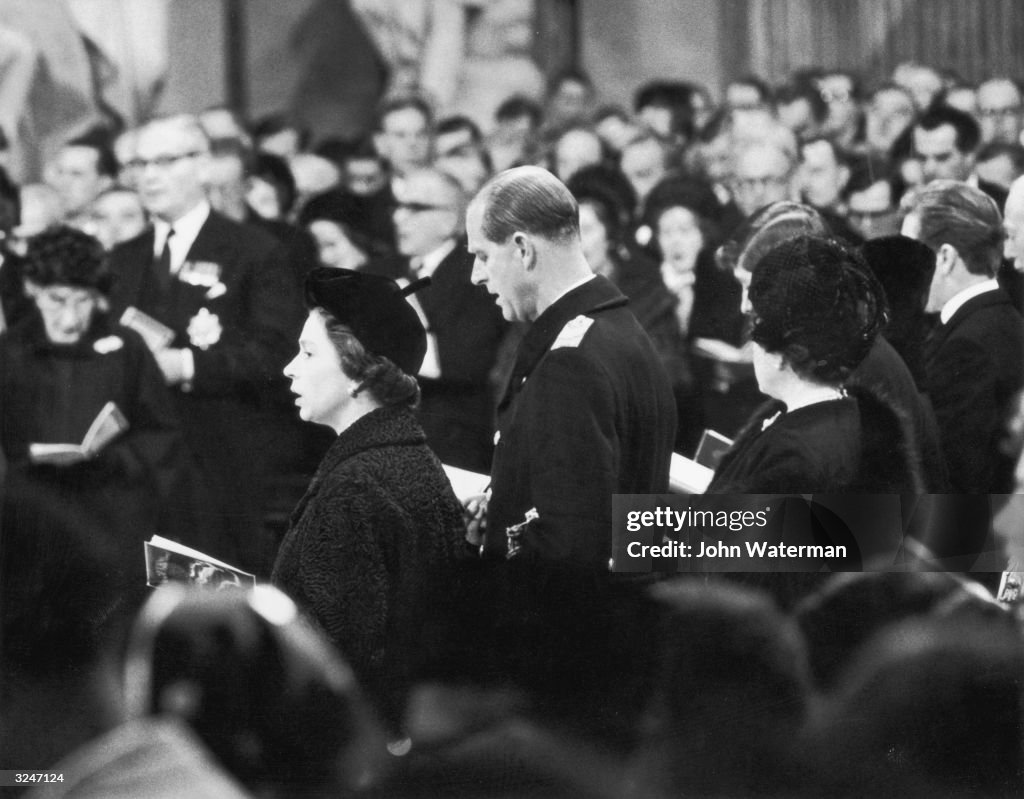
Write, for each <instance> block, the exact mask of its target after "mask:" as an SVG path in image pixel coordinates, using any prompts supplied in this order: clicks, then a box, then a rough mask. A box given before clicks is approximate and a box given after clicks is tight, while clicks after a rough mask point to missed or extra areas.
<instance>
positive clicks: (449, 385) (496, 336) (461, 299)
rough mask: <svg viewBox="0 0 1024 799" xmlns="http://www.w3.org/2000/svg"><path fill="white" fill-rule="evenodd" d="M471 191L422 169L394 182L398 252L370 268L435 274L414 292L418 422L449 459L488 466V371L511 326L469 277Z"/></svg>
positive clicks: (404, 276)
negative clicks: (423, 337)
mask: <svg viewBox="0 0 1024 799" xmlns="http://www.w3.org/2000/svg"><path fill="white" fill-rule="evenodd" d="M465 207H466V196H465V192H464V191H463V189H462V187H461V185H460V184H459V183H458V181H457V180H456V179H455V178H453V177H452V176H450V175H448V174H446V173H444V172H441V171H439V170H436V169H420V170H417V171H415V172H412V173H410V174H408V175H406V176H405V178H404V179H403V180H401V181H399V182H398V183H396V185H395V205H394V214H393V215H394V224H395V232H396V241H397V244H398V252H399V254H398V255H397V256H394V257H391V258H384V259H378V260H375V261H371V262H370V264H368V265H367V271H372V272H375V273H377V274H385V275H388V276H389V277H393V278H396V279H398V280H400V281H401V280H415V279H418V278H421V277H429V278H430V279H431V284H430V285H429V286H427V287H426V288H424V289H421V290H419V291H417V292H416V293H415V294H413V295H411V297H410V301H411V302H412V304H413V305H414V306H415V307H416V309H417V311H418V312H419V313H420V314H421V319H422V321H423V324H424V327H425V328H426V330H427V354H426V357H425V358H424V360H423V366H422V367H421V368H420V371H419V374H418V375H417V379H418V380H419V383H420V390H421V400H420V407H419V418H420V423H421V424H422V425H423V429H424V431H425V432H426V434H427V443H428V444H429V445H430V447H431V449H433V450H434V452H435V453H436V454H437V456H438V457H439V458H440V459H441V460H442V461H443V462H444V463H446V464H448V465H451V466H457V467H459V468H462V469H469V470H471V471H476V472H486V471H488V470H489V469H490V467H491V454H492V452H493V449H494V443H493V437H494V396H493V392H492V390H491V385H490V373H491V370H492V369H493V368H494V365H495V363H496V361H497V358H498V349H499V347H500V345H501V342H502V340H503V339H504V336H505V333H506V330H507V325H506V324H505V322H504V320H503V319H502V316H501V312H500V311H499V310H498V308H497V307H496V306H495V305H494V303H493V302H492V301H491V298H490V297H489V296H488V294H487V292H486V291H485V290H484V289H483V288H481V287H480V286H474V285H473V284H472V282H471V281H470V275H471V273H472V270H473V258H472V256H471V255H470V254H469V252H468V251H467V249H466V243H465V236H464V232H463V215H464V212H465Z"/></svg>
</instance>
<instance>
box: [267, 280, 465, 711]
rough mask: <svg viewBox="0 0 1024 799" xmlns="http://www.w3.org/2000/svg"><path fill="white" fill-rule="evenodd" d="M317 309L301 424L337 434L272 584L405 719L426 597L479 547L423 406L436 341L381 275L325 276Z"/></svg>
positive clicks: (304, 370)
mask: <svg viewBox="0 0 1024 799" xmlns="http://www.w3.org/2000/svg"><path fill="white" fill-rule="evenodd" d="M306 304H307V306H308V307H309V308H310V309H311V310H310V312H309V316H308V318H307V320H306V324H305V326H304V327H303V329H302V334H301V336H300V338H299V353H298V355H296V356H295V358H294V359H293V360H292V362H291V363H289V364H288V365H287V366H286V367H285V370H284V371H285V376H287V377H288V378H289V379H290V380H291V381H292V383H291V390H292V392H293V393H294V394H296V395H297V397H296V400H295V404H296V405H297V406H298V408H299V416H300V417H301V418H302V419H303V420H304V421H307V422H313V423H315V424H322V425H327V426H329V427H330V428H332V429H333V430H334V431H335V433H337V435H338V437H337V438H336V439H335V440H334V442H333V443H332V444H331V447H330V449H329V450H328V451H327V454H326V455H325V456H324V459H323V461H322V462H321V464H320V467H319V469H318V470H317V473H316V475H315V476H314V477H313V481H312V482H311V483H310V486H309V489H308V490H307V491H306V495H305V496H304V497H303V498H302V500H301V501H300V502H299V504H298V506H297V507H296V508H295V511H294V512H293V513H292V517H291V522H290V525H289V530H288V532H287V534H286V535H285V537H284V540H283V542H282V544H281V548H280V550H279V551H278V554H277V560H276V562H275V564H274V572H273V577H272V581H273V583H274V584H275V585H277V586H278V587H279V588H281V589H283V590H284V591H285V592H286V593H288V594H289V595H290V596H291V597H292V598H293V599H294V600H295V601H296V603H297V604H298V605H299V607H300V608H301V609H302V610H303V611H305V613H306V614H307V616H308V617H309V618H310V619H311V620H312V621H313V622H314V623H315V624H316V625H317V626H318V627H320V628H321V629H322V630H323V631H324V632H325V633H326V634H327V637H328V638H329V639H330V640H331V641H332V642H333V643H334V644H335V645H336V646H337V647H338V648H339V649H340V650H341V651H342V652H343V653H344V654H345V655H346V657H347V658H348V659H349V662H350V663H351V664H352V665H353V667H354V668H355V670H356V673H357V674H358V675H359V677H360V678H361V680H362V681H363V683H364V685H366V687H367V688H368V689H369V690H370V692H371V694H373V695H376V698H377V699H378V701H379V703H380V705H381V709H382V710H383V711H384V712H385V714H386V715H387V716H389V717H390V719H391V721H392V722H393V723H394V722H397V718H398V714H399V712H400V705H401V701H402V694H403V692H404V686H405V683H406V677H405V676H404V675H405V669H406V668H407V663H408V659H409V658H408V651H406V648H407V646H409V641H410V640H411V637H412V636H413V634H414V631H415V629H416V627H417V624H418V622H417V619H418V618H419V615H418V614H419V612H420V611H421V602H420V600H421V598H422V592H423V591H424V590H425V589H426V588H427V587H428V586H429V585H430V584H432V583H433V582H435V581H437V580H439V579H443V578H444V576H445V575H447V574H448V573H449V571H448V568H449V567H450V566H451V564H452V563H453V562H454V561H455V559H456V558H457V557H458V556H459V554H460V552H461V550H462V549H463V547H465V546H466V544H465V540H464V536H465V528H464V526H463V521H462V507H461V505H460V504H459V502H458V500H457V499H456V498H455V495H454V493H453V492H452V488H451V485H450V483H449V481H448V478H447V476H446V475H445V473H444V470H443V468H442V466H441V463H440V461H438V459H437V457H436V456H435V455H434V453H433V452H431V450H430V449H429V448H428V447H427V444H426V436H425V434H424V433H423V430H422V428H421V427H420V425H419V423H418V422H417V421H416V417H415V415H414V414H413V410H412V409H413V407H414V406H415V404H416V402H417V401H418V399H419V386H418V385H417V383H416V379H415V378H414V377H412V375H415V374H416V372H417V371H418V370H419V367H420V364H421V363H422V361H423V357H424V354H425V353H426V333H425V332H424V329H423V325H422V323H421V322H420V320H419V317H418V316H417V314H416V311H415V310H414V309H413V307H412V306H411V305H410V304H409V303H408V302H407V301H406V299H405V294H404V293H403V291H402V289H400V288H399V287H398V285H397V284H396V283H395V282H394V281H393V280H390V279H389V278H385V277H380V276H377V275H368V274H363V273H359V272H353V271H350V270H347V269H335V268H328V267H318V268H316V269H314V270H312V271H311V272H310V274H309V276H308V277H307V279H306ZM403 653H404V654H403Z"/></svg>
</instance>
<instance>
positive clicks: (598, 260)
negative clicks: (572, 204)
mask: <svg viewBox="0 0 1024 799" xmlns="http://www.w3.org/2000/svg"><path fill="white" fill-rule="evenodd" d="M580 242H581V243H582V245H583V255H584V256H586V259H587V263H588V264H590V268H591V269H593V270H594V271H595V272H600V271H601V267H602V266H603V265H604V263H605V261H607V260H608V231H606V230H605V228H604V223H603V222H602V221H601V218H600V217H599V216H598V215H597V212H596V211H595V210H594V207H593V206H592V205H590V204H589V203H580Z"/></svg>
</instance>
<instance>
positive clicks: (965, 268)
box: [903, 180, 1024, 494]
mask: <svg viewBox="0 0 1024 799" xmlns="http://www.w3.org/2000/svg"><path fill="white" fill-rule="evenodd" d="M903 234H904V235H906V236H910V237H911V238H915V239H917V240H919V241H922V242H924V243H925V244H927V245H928V246H929V247H930V248H931V249H932V250H933V251H934V252H935V255H936V263H935V273H934V275H933V277H932V282H931V286H930V288H929V293H928V304H927V308H926V310H927V311H929V312H931V313H938V314H939V324H938V326H937V327H936V329H935V330H934V332H933V333H932V334H931V336H930V338H929V340H928V342H927V344H926V350H925V372H926V387H927V392H928V395H929V397H930V399H931V401H932V405H933V406H934V408H935V415H936V419H937V420H938V423H939V430H940V434H941V437H942V446H943V450H944V452H945V455H946V461H947V464H948V466H949V476H950V483H951V485H952V488H953V490H954V491H955V492H957V493H965V494H968V493H986V492H989V493H1005V492H1008V491H1010V490H1011V482H1010V481H1011V477H1012V469H1013V461H1012V459H1011V458H1009V457H1007V456H1006V454H1004V453H1003V451H1002V449H1001V443H1002V439H1003V436H1004V431H1005V424H1006V421H1007V418H1008V414H1009V413H1010V410H1011V403H1012V401H1013V399H1014V397H1015V395H1016V394H1017V392H1018V391H1019V390H1020V388H1021V386H1022V385H1024V321H1022V320H1021V317H1020V314H1019V313H1018V312H1017V311H1016V309H1015V308H1014V307H1013V304H1012V302H1011V301H1010V298H1009V296H1008V295H1007V294H1006V293H1005V292H1004V291H1003V290H1002V289H1001V288H1000V287H999V284H998V282H997V281H996V279H995V274H996V270H997V269H998V267H999V263H1000V259H1001V257H1002V252H1003V229H1002V219H1001V218H1000V214H999V209H998V207H997V206H996V204H995V202H994V201H993V200H992V199H991V198H990V197H988V196H987V195H986V194H984V193H983V192H982V191H980V190H979V189H976V188H973V187H971V186H969V185H967V184H966V183H962V182H958V181H951V180H937V181H933V182H932V183H930V184H929V185H928V186H926V187H925V188H924V189H923V190H922V191H921V192H920V193H919V194H918V195H917V196H916V198H915V199H914V201H913V204H912V205H911V208H910V211H909V213H908V215H907V217H906V219H905V220H904V223H903Z"/></svg>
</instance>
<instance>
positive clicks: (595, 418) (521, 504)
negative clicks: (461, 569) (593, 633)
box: [484, 276, 676, 569]
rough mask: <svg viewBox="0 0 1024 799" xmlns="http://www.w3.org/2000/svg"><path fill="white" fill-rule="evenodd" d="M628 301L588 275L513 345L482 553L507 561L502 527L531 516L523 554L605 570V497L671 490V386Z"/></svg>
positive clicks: (608, 507) (608, 516) (608, 511)
mask: <svg viewBox="0 0 1024 799" xmlns="http://www.w3.org/2000/svg"><path fill="white" fill-rule="evenodd" d="M626 303H627V300H626V298H625V297H624V296H623V295H622V294H621V293H620V292H619V291H618V289H616V288H615V287H614V286H613V285H612V284H611V283H610V282H609V281H608V280H606V279H605V278H603V277H600V276H598V277H594V278H593V279H591V280H589V281H588V282H587V283H585V284H583V285H582V286H579V287H577V288H575V289H573V290H572V291H570V292H569V293H568V294H566V295H565V296H563V297H561V298H560V299H558V300H557V301H556V302H555V303H554V304H553V305H551V307H549V308H547V309H546V310H545V311H544V312H543V313H542V314H541V315H540V316H539V317H538V318H537V320H536V321H535V322H534V323H533V325H532V326H531V328H530V329H529V331H528V332H527V334H526V336H525V337H524V339H523V341H522V342H521V343H520V345H519V350H518V352H517V354H516V361H515V365H514V367H513V369H512V374H511V377H510V378H509V384H508V388H507V389H506V391H505V395H504V397H503V399H502V401H501V402H500V403H499V405H498V430H499V439H498V443H497V446H496V447H495V453H494V464H493V466H492V469H491V490H492V496H491V500H490V504H489V507H488V514H487V534H486V539H485V542H484V545H485V552H487V553H488V554H491V555H495V556H498V557H504V556H505V554H506V552H507V540H506V530H507V528H508V527H510V526H512V525H516V524H519V523H521V522H523V521H524V519H525V516H526V513H527V512H528V511H529V510H531V509H536V510H537V513H538V514H539V518H538V519H537V520H536V521H535V522H532V523H531V524H530V527H529V529H528V530H527V532H526V533H525V536H524V549H523V554H524V555H525V556H527V557H534V558H541V559H544V560H547V561H559V562H564V563H571V564H575V565H577V566H584V567H594V568H598V569H606V568H607V564H608V558H609V556H610V554H611V529H612V495H613V494H650V493H664V492H666V491H667V490H668V468H669V461H670V459H671V455H672V445H673V442H674V441H675V428H676V423H675V422H676V419H675V417H676V410H675V402H674V400H673V396H672V388H671V385H670V383H669V378H668V375H667V373H666V372H665V369H664V367H663V366H662V363H661V359H660V358H659V356H658V354H657V352H656V351H655V349H654V347H653V345H652V344H651V341H650V339H649V338H648V337H647V334H646V333H644V331H643V328H641V327H640V324H639V323H638V322H637V320H636V317H634V316H633V314H632V312H631V311H630V310H629V308H628V307H627V305H626ZM587 320H590V321H589V323H588V321H587ZM588 324H589V327H587V329H586V331H585V332H583V333H582V337H581V338H578V340H577V336H573V335H570V336H568V337H567V339H566V341H565V342H562V341H561V340H560V336H561V334H562V333H563V330H565V329H567V327H566V326H567V325H575V326H576V328H577V329H579V330H582V328H583V327H584V326H587V325H588Z"/></svg>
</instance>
